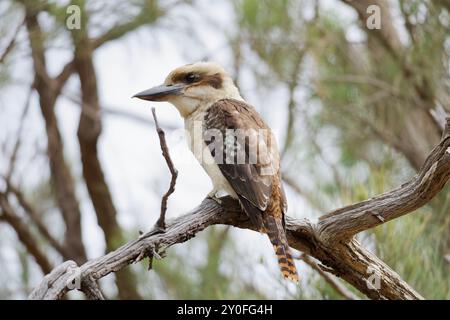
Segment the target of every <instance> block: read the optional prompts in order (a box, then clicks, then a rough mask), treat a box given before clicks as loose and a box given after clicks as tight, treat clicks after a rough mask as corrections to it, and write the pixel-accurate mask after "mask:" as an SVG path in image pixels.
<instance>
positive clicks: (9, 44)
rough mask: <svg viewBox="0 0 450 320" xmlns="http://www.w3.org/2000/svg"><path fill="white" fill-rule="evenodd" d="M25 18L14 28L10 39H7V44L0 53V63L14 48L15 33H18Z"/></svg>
mask: <svg viewBox="0 0 450 320" xmlns="http://www.w3.org/2000/svg"><path fill="white" fill-rule="evenodd" d="M24 22H25V20H23V21H22V22H21V23H20V24H19V25H18V26H17V28H16V30H15V31H14V34H13V36H12V38H11V40H10V41H9V43H8V45H7V46H6V48H5V50H3V53H2V55H1V56H0V63H3V61H5V59H6V56H7V55H8V54H9V53H10V52H11V51H12V49H13V48H14V45H15V44H16V39H17V35H18V34H19V31H20V29H21V28H22V26H23V24H24Z"/></svg>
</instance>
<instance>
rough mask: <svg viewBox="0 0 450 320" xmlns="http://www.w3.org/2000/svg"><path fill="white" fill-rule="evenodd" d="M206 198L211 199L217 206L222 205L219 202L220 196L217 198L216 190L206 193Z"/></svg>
mask: <svg viewBox="0 0 450 320" xmlns="http://www.w3.org/2000/svg"><path fill="white" fill-rule="evenodd" d="M208 197H209V198H211V199H213V200H214V201H215V202H217V203H218V204H220V205H221V204H222V200H220V196H218V191H217V190H216V189H214V190H212V191H211V192H210V193H208Z"/></svg>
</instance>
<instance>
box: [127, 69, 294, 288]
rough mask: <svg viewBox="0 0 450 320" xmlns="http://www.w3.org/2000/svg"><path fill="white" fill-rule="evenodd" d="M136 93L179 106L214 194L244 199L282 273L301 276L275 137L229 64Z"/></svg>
mask: <svg viewBox="0 0 450 320" xmlns="http://www.w3.org/2000/svg"><path fill="white" fill-rule="evenodd" d="M135 97H137V98H140V99H144V100H148V101H167V102H170V103H171V104H173V105H174V106H175V107H176V108H177V109H178V111H179V112H180V114H181V116H182V117H183V118H184V122H185V127H186V132H187V134H188V136H189V138H190V141H189V142H190V143H189V145H190V148H191V150H192V151H193V153H194V155H195V157H196V158H197V160H199V162H200V164H201V165H202V166H203V168H204V169H205V171H206V172H207V174H208V175H209V177H210V178H211V180H212V183H213V186H214V188H213V191H212V192H211V193H210V196H211V197H213V198H215V199H217V198H216V195H218V194H219V193H221V192H222V193H223V192H225V193H227V194H228V195H230V196H231V197H233V198H235V199H237V200H239V203H240V204H241V207H242V209H243V211H244V212H245V213H246V214H247V216H248V217H249V219H250V220H251V222H252V223H253V224H254V225H255V227H256V228H257V230H259V231H260V232H263V233H266V234H267V235H268V236H269V239H270V241H271V242H272V244H273V246H274V249H275V253H276V255H277V258H278V264H279V266H280V268H281V272H282V274H283V276H284V277H285V278H288V279H291V280H293V281H294V282H298V275H297V270H296V267H295V264H294V260H293V259H292V255H291V252H290V249H289V245H288V242H287V238H286V232H285V224H284V214H285V212H286V210H287V202H286V197H285V194H284V191H283V186H282V183H281V176H280V170H279V153H278V150H277V146H276V142H275V138H274V136H273V134H272V132H271V130H270V128H269V127H268V126H267V124H266V123H265V122H264V121H263V120H262V118H261V116H260V115H259V114H258V112H256V110H255V109H254V108H253V107H252V106H251V105H249V104H248V103H246V102H245V101H244V99H243V98H242V97H241V95H240V94H239V90H238V89H237V87H236V86H235V84H234V83H233V80H232V79H231V77H230V76H229V75H228V74H227V73H226V72H225V70H224V69H223V68H222V67H221V66H219V65H218V64H215V63H211V62H198V63H194V64H188V65H185V66H182V67H179V68H177V69H175V70H173V71H172V72H170V74H169V75H168V76H167V78H166V80H165V81H164V84H162V85H160V86H156V87H153V88H151V89H148V90H145V91H142V92H140V93H138V94H136V95H135ZM199 128H200V129H201V130H200V134H199V133H198V131H199V130H198V129H199ZM188 140H189V139H188ZM199 146H200V148H198V147H199Z"/></svg>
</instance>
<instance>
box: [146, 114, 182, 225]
mask: <svg viewBox="0 0 450 320" xmlns="http://www.w3.org/2000/svg"><path fill="white" fill-rule="evenodd" d="M152 114H153V119H154V120H155V127H156V132H157V133H158V137H159V144H160V145H161V151H162V155H163V157H164V159H165V160H166V163H167V166H168V167H169V170H170V174H171V175H172V178H171V179H170V185H169V189H168V190H167V192H166V193H165V194H164V196H163V197H162V199H161V212H160V215H159V219H158V221H157V222H156V226H157V227H159V228H160V229H162V230H164V229H165V228H166V223H165V220H166V211H167V200H168V199H169V197H170V195H171V194H172V193H173V192H174V191H175V184H176V183H177V177H178V170H177V169H176V168H175V166H174V164H173V161H172V159H171V158H170V153H169V147H167V142H166V135H165V133H164V130H163V129H161V127H160V126H159V123H158V118H157V117H156V111H155V108H152Z"/></svg>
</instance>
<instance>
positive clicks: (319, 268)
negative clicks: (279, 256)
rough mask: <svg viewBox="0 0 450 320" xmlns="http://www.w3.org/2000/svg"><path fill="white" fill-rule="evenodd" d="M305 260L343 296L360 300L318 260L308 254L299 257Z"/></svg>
mask: <svg viewBox="0 0 450 320" xmlns="http://www.w3.org/2000/svg"><path fill="white" fill-rule="evenodd" d="M298 258H299V259H301V260H302V261H303V262H305V263H306V264H307V265H308V266H310V267H311V268H312V269H313V270H315V271H317V272H318V273H319V274H320V275H321V276H322V278H324V279H325V281H326V282H327V283H328V284H329V285H330V286H331V287H332V288H333V289H334V290H336V292H337V293H339V294H340V295H341V296H343V297H344V298H345V299H347V300H359V298H358V297H357V296H356V295H355V294H354V293H353V292H351V291H350V290H349V289H347V288H346V287H345V286H344V285H343V284H342V283H340V282H339V280H338V279H337V278H335V277H334V276H333V275H331V274H330V273H329V272H327V271H325V270H324V269H325V268H324V267H323V266H321V265H320V264H319V263H317V261H315V260H314V259H313V258H311V257H310V256H308V255H307V254H301V255H300V256H299V257H298Z"/></svg>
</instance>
